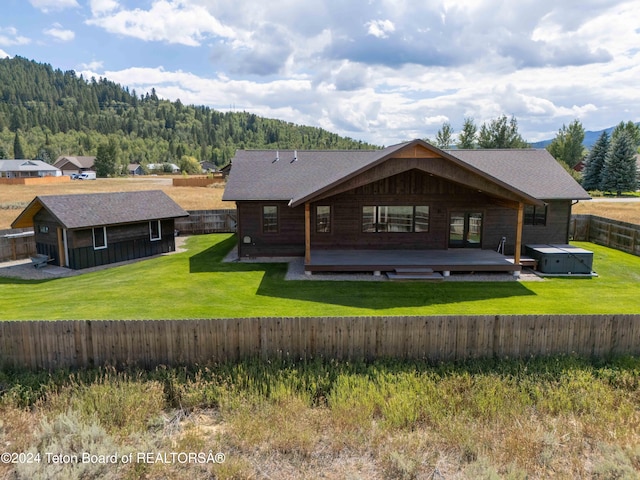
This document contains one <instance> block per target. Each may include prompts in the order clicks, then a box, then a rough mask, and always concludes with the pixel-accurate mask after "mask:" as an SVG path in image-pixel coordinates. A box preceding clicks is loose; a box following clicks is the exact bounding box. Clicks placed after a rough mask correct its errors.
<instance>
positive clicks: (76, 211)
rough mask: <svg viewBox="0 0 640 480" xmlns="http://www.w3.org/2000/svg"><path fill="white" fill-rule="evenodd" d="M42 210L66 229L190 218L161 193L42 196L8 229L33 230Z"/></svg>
mask: <svg viewBox="0 0 640 480" xmlns="http://www.w3.org/2000/svg"><path fill="white" fill-rule="evenodd" d="M43 208H44V209H46V210H47V211H48V212H49V213H50V214H51V215H53V216H54V217H55V218H56V220H57V221H58V222H59V223H60V224H61V225H62V226H63V227H64V228H68V229H74V228H89V227H99V226H105V225H116V224H123V223H135V222H144V221H148V220H163V219H167V218H177V217H186V216H188V215H189V214H188V213H187V212H186V211H184V210H183V209H182V208H180V206H179V205H178V204H177V203H175V202H174V201H173V200H171V198H169V196H168V195H167V194H166V193H164V192H163V191H161V190H147V191H138V192H116V193H88V194H79V195H45V196H37V197H36V198H34V199H33V200H32V201H31V203H30V204H29V205H28V206H27V207H26V208H25V209H24V210H23V212H22V213H21V214H20V215H19V216H18V218H17V219H16V220H15V221H14V222H13V223H12V224H11V227H12V228H25V227H32V226H33V217H34V216H35V215H36V213H38V212H39V211H40V210H41V209H43Z"/></svg>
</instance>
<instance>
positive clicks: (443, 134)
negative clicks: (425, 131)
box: [436, 122, 453, 148]
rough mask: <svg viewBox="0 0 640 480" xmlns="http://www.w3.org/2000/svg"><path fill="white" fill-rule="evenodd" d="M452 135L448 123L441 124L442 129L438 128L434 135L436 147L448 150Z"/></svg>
mask: <svg viewBox="0 0 640 480" xmlns="http://www.w3.org/2000/svg"><path fill="white" fill-rule="evenodd" d="M452 134H453V129H452V128H451V124H450V123H449V122H444V123H443V124H442V128H440V130H438V133H437V134H436V147H438V148H449V146H450V145H451V136H452Z"/></svg>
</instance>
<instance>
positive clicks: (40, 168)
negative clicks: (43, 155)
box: [0, 160, 62, 178]
mask: <svg viewBox="0 0 640 480" xmlns="http://www.w3.org/2000/svg"><path fill="white" fill-rule="evenodd" d="M61 175H62V172H60V170H59V169H58V168H56V167H55V166H53V165H49V164H48V163H46V162H43V161H42V160H0V178H31V177H59V176H61Z"/></svg>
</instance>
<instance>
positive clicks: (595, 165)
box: [582, 131, 610, 190]
mask: <svg viewBox="0 0 640 480" xmlns="http://www.w3.org/2000/svg"><path fill="white" fill-rule="evenodd" d="M609 144H610V141H609V134H608V133H607V132H606V131H605V132H602V135H600V137H598V141H597V142H596V143H595V145H594V146H593V148H592V149H591V151H590V152H589V155H588V156H587V160H586V165H585V167H584V176H583V178H582V186H583V187H584V189H585V190H598V189H599V188H600V186H601V185H602V171H603V169H604V161H605V158H606V156H607V151H608V150H609Z"/></svg>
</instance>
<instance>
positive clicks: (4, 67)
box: [0, 57, 375, 165]
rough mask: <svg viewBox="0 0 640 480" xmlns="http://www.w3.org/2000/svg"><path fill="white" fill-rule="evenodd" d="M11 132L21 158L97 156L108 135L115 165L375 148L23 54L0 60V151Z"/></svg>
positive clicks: (7, 152)
mask: <svg viewBox="0 0 640 480" xmlns="http://www.w3.org/2000/svg"><path fill="white" fill-rule="evenodd" d="M16 132H17V137H18V142H19V145H20V147H21V148H22V151H23V153H24V156H25V157H26V158H38V159H41V160H45V161H48V162H53V161H55V159H56V158H57V157H58V156H59V155H96V152H97V149H98V146H99V145H101V144H107V143H108V142H110V143H111V144H114V143H115V145H116V147H117V152H118V155H117V157H118V162H119V164H120V165H126V164H128V163H142V164H146V163H162V162H175V163H177V162H178V161H179V160H180V159H181V158H182V157H183V156H190V157H195V158H196V159H198V160H211V161H213V162H215V163H216V164H218V165H224V164H225V163H227V162H228V161H229V159H230V158H231V157H232V156H233V154H234V152H235V150H236V149H238V148H274V149H275V148H283V149H284V148H299V149H306V148H323V149H324V148H329V149H331V148H336V149H337V148H340V149H361V148H375V147H374V146H371V145H368V144H365V143H363V142H359V141H355V140H353V139H349V138H344V137H340V136H339V135H336V134H334V133H330V132H328V131H326V130H323V129H320V128H315V127H308V126H302V125H295V124H293V123H288V122H283V121H281V120H274V119H268V118H263V117H259V116H257V115H254V114H252V113H247V112H219V111H216V110H214V109H212V108H209V107H204V106H192V105H189V106H187V105H183V104H182V103H181V102H180V100H177V101H175V102H170V101H167V100H161V99H159V98H158V96H157V95H156V93H155V90H152V91H151V92H144V93H143V94H139V93H137V92H136V91H135V90H132V91H129V89H128V88H127V87H122V86H120V85H118V84H116V83H113V82H111V81H109V80H107V79H103V78H100V79H97V80H96V79H95V78H91V79H85V78H83V77H82V76H77V75H76V73H75V72H73V71H67V72H62V71H61V70H54V69H53V68H52V67H51V66H50V65H47V64H41V63H37V62H34V61H30V60H27V59H24V58H21V57H14V58H5V59H0V158H14V147H15V143H16Z"/></svg>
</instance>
